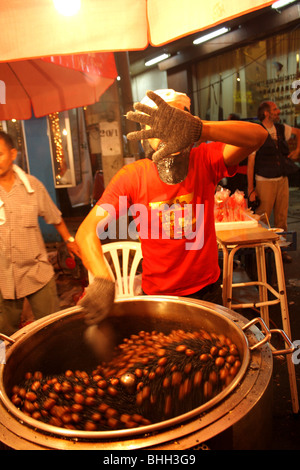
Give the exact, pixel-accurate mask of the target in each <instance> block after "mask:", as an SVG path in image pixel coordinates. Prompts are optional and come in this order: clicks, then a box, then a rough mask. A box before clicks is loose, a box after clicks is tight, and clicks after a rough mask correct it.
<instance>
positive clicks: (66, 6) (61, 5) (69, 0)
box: [53, 0, 81, 16]
mask: <svg viewBox="0 0 300 470" xmlns="http://www.w3.org/2000/svg"><path fill="white" fill-rule="evenodd" d="M53 3H54V6H55V8H56V9H57V11H58V12H59V13H60V14H61V15H64V16H73V15H76V13H78V12H79V10H80V7H81V0H53Z"/></svg>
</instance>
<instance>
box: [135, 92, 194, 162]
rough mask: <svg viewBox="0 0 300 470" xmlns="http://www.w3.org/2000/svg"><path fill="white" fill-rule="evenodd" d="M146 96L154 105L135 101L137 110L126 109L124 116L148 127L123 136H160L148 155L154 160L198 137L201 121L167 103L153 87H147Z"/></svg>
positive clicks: (142, 137)
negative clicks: (151, 153)
mask: <svg viewBox="0 0 300 470" xmlns="http://www.w3.org/2000/svg"><path fill="white" fill-rule="evenodd" d="M147 96H148V98H150V99H151V100H152V101H154V103H155V104H156V105H157V108H151V107H150V106H147V105H145V104H142V103H136V104H135V105H134V108H135V109H136V110H137V111H140V112H139V113H137V112H133V111H129V112H128V113H127V115H126V117H127V119H129V120H130V121H135V122H139V123H140V124H141V125H147V126H150V129H143V130H140V131H136V132H130V133H129V134H128V135H127V138H128V139H129V140H143V139H151V138H155V139H160V140H162V141H163V143H164V145H163V146H162V148H160V149H159V150H158V151H156V152H155V153H154V154H153V156H152V160H153V161H154V162H157V161H158V160H160V159H161V158H163V157H165V156H168V155H171V154H174V153H177V152H179V151H180V150H183V149H185V148H187V147H189V146H190V145H192V144H194V143H195V142H197V141H198V140H199V139H200V137H201V132H202V121H201V120H200V119H199V118H198V117H196V116H192V115H191V114H190V113H189V112H187V111H182V110H181V109H178V108H174V107H173V106H170V105H169V104H167V103H166V102H165V101H164V100H163V99H162V98H161V97H160V96H158V95H157V94H156V93H154V92H153V91H147Z"/></svg>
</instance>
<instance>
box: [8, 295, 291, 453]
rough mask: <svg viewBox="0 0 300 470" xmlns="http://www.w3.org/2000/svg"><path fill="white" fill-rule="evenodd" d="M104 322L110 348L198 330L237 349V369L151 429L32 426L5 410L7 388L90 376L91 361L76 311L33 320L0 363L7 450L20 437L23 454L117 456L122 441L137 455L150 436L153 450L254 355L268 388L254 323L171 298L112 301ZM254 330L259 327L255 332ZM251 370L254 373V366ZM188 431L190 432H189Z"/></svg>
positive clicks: (264, 339)
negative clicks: (48, 450) (71, 374)
mask: <svg viewBox="0 0 300 470" xmlns="http://www.w3.org/2000/svg"><path fill="white" fill-rule="evenodd" d="M106 322H107V323H108V324H109V325H110V326H112V327H113V330H114V333H115V339H116V342H117V343H118V342H121V341H122V340H123V338H124V337H127V336H129V335H131V334H135V333H138V332H139V331H141V330H144V331H152V330H156V331H161V332H163V333H166V334H168V333H169V332H171V331H172V330H174V329H176V328H181V329H184V330H186V331H195V330H197V329H201V328H202V329H205V330H206V331H209V332H214V333H216V334H224V333H226V336H227V337H229V338H230V339H231V340H232V341H233V342H234V343H235V344H236V346H237V347H238V350H239V353H240V358H241V362H242V365H241V367H240V370H239V372H238V374H237V375H236V377H235V378H234V380H233V381H232V382H231V383H230V385H229V386H228V387H226V388H225V389H224V390H223V391H222V392H221V393H219V394H218V395H217V396H215V397H214V398H212V399H211V400H209V401H207V402H206V403H204V404H203V405H201V406H200V407H198V408H195V409H193V410H191V411H190V412H188V413H184V414H182V415H180V416H176V417H175V418H171V419H167V420H164V421H161V422H159V423H155V424H151V425H148V426H144V427H140V428H133V429H129V430H112V431H107V432H106V431H105V432H99V431H98V432H97V431H95V432H88V431H74V430H67V429H62V428H59V427H56V426H51V425H49V424H45V423H42V422H38V421H37V420H34V419H32V418H31V417H29V416H27V415H25V414H24V413H22V412H21V411H20V410H19V409H18V408H16V407H15V406H14V405H13V403H12V402H11V400H10V398H9V396H10V391H11V388H12V387H13V385H15V384H16V383H18V382H20V381H21V380H22V379H23V377H24V375H25V373H26V372H28V371H36V370H39V371H42V372H43V373H47V374H58V373H62V372H64V371H66V370H67V369H80V368H82V369H85V370H90V369H92V368H93V367H94V365H96V364H97V361H98V358H97V357H96V356H95V355H94V353H93V351H92V350H91V349H90V347H89V346H88V345H87V343H86V341H85V339H84V331H85V328H86V327H85V323H84V317H83V313H82V310H81V309H80V308H79V307H73V308H70V309H67V310H64V311H61V312H58V313H55V314H53V315H50V316H48V317H45V318H43V319H41V320H38V321H36V322H34V323H32V324H30V325H28V326H27V327H25V328H23V329H22V330H20V331H19V332H17V333H16V334H14V335H13V336H12V337H11V338H10V339H8V338H7V341H5V346H6V363H5V364H2V365H1V366H0V441H1V440H2V442H3V441H4V442H5V438H4V439H3V436H5V435H6V436H9V439H8V441H9V442H8V445H11V441H12V440H13V441H14V436H17V435H18V436H21V435H22V436H23V437H22V439H24V440H25V441H26V445H25V444H24V446H25V447H26V448H27V445H29V448H31V446H33V447H34V446H36V445H37V446H38V447H39V446H41V447H42V448H43V447H44V446H46V447H48V446H50V447H54V448H68V446H69V445H70V443H72V444H71V448H73V447H72V445H74V443H75V444H76V446H77V447H79V448H81V446H83V448H90V447H92V448H93V447H94V446H96V448H99V443H101V442H102V443H105V449H107V448H110V447H109V446H113V447H112V448H119V446H120V445H121V448H124V442H127V443H128V441H129V444H128V445H129V446H130V448H133V447H134V445H135V444H136V445H137V447H142V446H144V445H146V444H145V442H146V441H147V440H148V439H149V436H151V435H152V436H156V438H155V442H156V443H157V442H159V440H160V439H157V436H159V435H160V434H162V435H163V434H164V433H165V432H169V430H170V429H173V430H174V429H180V427H181V426H183V427H184V426H185V425H186V424H187V425H188V426H189V424H188V423H194V422H195V420H198V418H199V417H200V416H202V415H203V413H204V414H205V413H206V412H207V411H208V410H211V409H212V410H215V409H216V408H218V406H219V404H220V403H222V402H224V400H227V397H230V396H231V395H232V394H233V392H234V391H235V390H236V389H237V388H239V387H240V385H241V383H242V382H243V381H244V380H245V375H247V371H249V367H250V363H251V362H253V359H252V358H251V356H252V355H253V354H255V352H256V351H258V350H261V349H263V350H265V351H266V354H267V357H268V360H269V362H270V361H271V363H269V364H268V367H267V368H266V371H265V373H267V381H266V382H267V383H266V384H265V385H264V386H265V387H267V385H268V381H269V379H270V376H271V373H272V354H270V349H269V346H268V341H269V340H270V336H271V332H270V331H269V330H268V328H267V327H266V325H265V324H264V322H263V321H262V320H261V319H255V320H253V321H251V322H245V319H244V318H243V317H241V316H239V315H237V314H236V313H235V312H232V311H230V310H228V309H225V308H223V307H220V306H217V305H214V304H210V303H207V302H200V301H195V300H187V299H185V298H177V297H151V296H145V297H134V298H129V299H122V300H117V301H116V302H115V305H114V308H113V311H112V312H111V314H110V316H109V318H108V319H107V320H106ZM255 324H259V328H257V326H255ZM261 330H263V332H261ZM2 338H3V336H2ZM285 341H286V342H289V339H288V338H285ZM265 348H266V349H265ZM278 353H282V351H280V352H278ZM259 354H260V353H259ZM257 367H258V368H259V365H258V366H257ZM239 393H242V394H243V393H244V392H243V391H241V392H239ZM241 398H242V397H241ZM241 398H240V399H241ZM200 421H201V420H200ZM204 422H205V420H204ZM197 426H198V428H199V427H201V424H199V422H198V424H197ZM192 429H193V430H194V429H195V426H194V424H192ZM1 431H2V433H1ZM5 431H7V433H6V434H5ZM179 432H180V431H179ZM1 434H2V435H1ZM176 434H177V436H178V433H176V432H175V437H176ZM144 436H147V439H146V441H145V437H144ZM108 441H109V442H110V444H109V445H108ZM132 441H133V442H134V443H135V444H133V443H132ZM28 442H29V444H28ZM120 442H122V444H120ZM137 442H139V443H138V444H137ZM142 442H144V444H142ZM12 446H13V445H12ZM18 446H20V443H18ZM13 447H14V446H13ZM21 448H22V445H21Z"/></svg>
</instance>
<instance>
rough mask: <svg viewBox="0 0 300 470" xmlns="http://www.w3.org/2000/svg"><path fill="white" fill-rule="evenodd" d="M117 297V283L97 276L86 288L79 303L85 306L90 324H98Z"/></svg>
mask: <svg viewBox="0 0 300 470" xmlns="http://www.w3.org/2000/svg"><path fill="white" fill-rule="evenodd" d="M114 299H115V283H114V282H113V281H111V280H110V279H104V278H101V277H95V278H94V280H93V281H92V283H91V284H90V285H89V286H88V287H87V288H86V291H85V295H84V296H83V297H82V299H80V301H79V302H78V305H79V306H81V307H83V308H84V311H85V321H86V323H87V324H88V325H98V324H99V323H100V322H101V321H102V320H104V318H106V317H107V315H108V314H109V312H110V310H111V309H112V306H113V303H114Z"/></svg>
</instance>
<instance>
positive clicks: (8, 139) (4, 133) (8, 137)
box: [0, 131, 16, 150]
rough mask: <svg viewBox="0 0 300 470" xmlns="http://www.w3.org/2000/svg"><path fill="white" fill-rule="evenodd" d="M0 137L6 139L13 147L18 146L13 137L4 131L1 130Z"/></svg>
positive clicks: (10, 146) (11, 147)
mask: <svg viewBox="0 0 300 470" xmlns="http://www.w3.org/2000/svg"><path fill="white" fill-rule="evenodd" d="M0 139H2V140H4V142H5V143H6V145H7V146H8V147H9V148H10V150H11V149H14V148H16V147H15V144H14V141H13V139H12V137H11V136H10V135H9V134H7V133H6V132H4V131H0Z"/></svg>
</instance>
